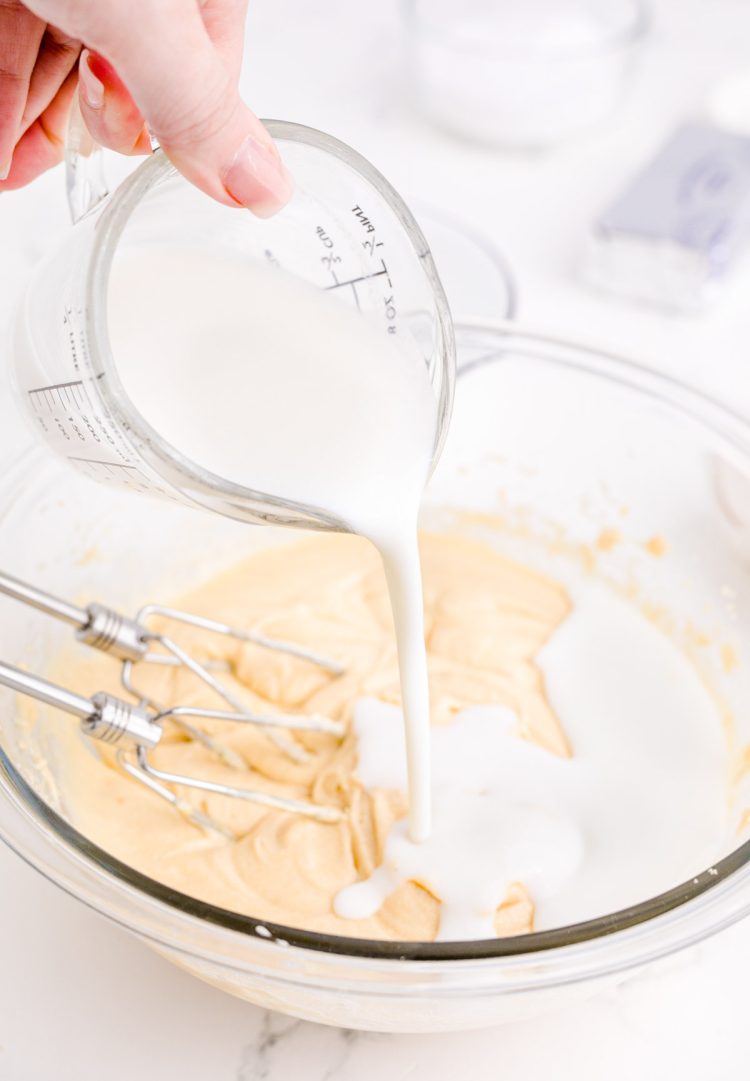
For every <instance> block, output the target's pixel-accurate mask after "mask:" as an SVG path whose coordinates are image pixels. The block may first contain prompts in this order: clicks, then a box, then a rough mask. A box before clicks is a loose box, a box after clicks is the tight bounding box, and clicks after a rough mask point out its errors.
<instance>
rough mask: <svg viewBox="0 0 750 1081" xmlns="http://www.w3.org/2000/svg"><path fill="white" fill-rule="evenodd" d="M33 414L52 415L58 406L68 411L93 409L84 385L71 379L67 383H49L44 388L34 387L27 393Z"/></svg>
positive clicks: (79, 380)
mask: <svg viewBox="0 0 750 1081" xmlns="http://www.w3.org/2000/svg"><path fill="white" fill-rule="evenodd" d="M27 394H28V396H29V398H30V400H31V404H32V406H33V408H34V412H35V413H40V412H42V411H44V410H45V407H46V412H47V413H53V412H54V410H55V409H56V408H58V407H60V406H62V407H63V408H64V409H66V410H69V409H70V408H71V407H72V408H74V409H83V408H85V407H88V408H89V409H91V408H93V406H92V402H91V399H90V398H89V393H88V390H87V388H86V384H85V383H84V382H83V381H82V380H81V379H73V380H71V381H70V382H69V383H50V384H49V385H48V386H46V387H34V388H33V389H32V390H29V391H27Z"/></svg>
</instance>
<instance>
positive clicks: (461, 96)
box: [402, 0, 650, 149]
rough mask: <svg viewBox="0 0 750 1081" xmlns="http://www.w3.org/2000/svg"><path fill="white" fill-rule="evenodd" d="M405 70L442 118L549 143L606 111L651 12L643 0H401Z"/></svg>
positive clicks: (497, 136) (496, 137)
mask: <svg viewBox="0 0 750 1081" xmlns="http://www.w3.org/2000/svg"><path fill="white" fill-rule="evenodd" d="M402 10H403V13H404V18H405V23H406V27H407V35H408V48H407V63H408V68H409V77H410V79H411V81H412V84H413V87H414V92H415V94H416V97H417V100H418V102H419V104H420V106H421V108H422V110H423V111H424V112H425V113H426V114H427V115H428V116H429V117H430V118H431V119H432V120H433V121H434V122H435V123H437V124H438V125H439V126H440V127H443V128H446V129H448V130H449V131H451V132H453V133H454V134H457V135H461V136H464V137H465V138H468V139H475V140H479V141H481V142H487V143H493V144H497V145H504V146H508V147H519V148H526V149H536V148H543V147H548V146H552V145H554V144H555V143H559V142H562V141H564V140H566V139H569V138H571V137H573V136H575V135H578V134H579V133H580V132H583V131H585V130H587V129H589V128H594V127H596V126H597V125H599V124H601V123H603V121H604V120H605V119H606V118H607V117H608V116H609V115H610V114H611V113H612V111H613V110H614V109H615V107H616V106H617V105H618V103H619V102H620V100H621V98H622V96H623V94H624V92H625V90H626V88H627V86H628V83H629V81H630V78H631V75H632V71H633V61H634V59H635V57H636V55H637V53H638V51H639V49H640V46H641V45H642V43H643V40H644V38H645V37H646V35H647V31H648V27H649V23H650V19H649V12H648V8H647V7H646V6H645V4H644V3H643V0H524V2H523V3H519V2H517V0H464V2H462V3H457V2H456V0H404V2H403V7H402Z"/></svg>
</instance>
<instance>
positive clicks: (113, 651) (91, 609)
mask: <svg viewBox="0 0 750 1081" xmlns="http://www.w3.org/2000/svg"><path fill="white" fill-rule="evenodd" d="M0 593H2V594H5V595H6V596H8V597H12V598H13V599H15V600H18V601H21V602H22V603H24V604H26V605H28V606H30V607H33V608H36V609H38V610H39V611H42V612H44V613H46V614H47V615H50V616H53V617H54V618H56V619H59V620H61V621H62V622H64V623H68V624H70V625H72V626H73V627H75V635H76V638H77V640H78V641H80V642H83V643H85V644H86V645H89V646H92V647H94V648H95V649H97V650H100V651H101V652H103V653H106V654H109V655H110V656H112V657H115V658H117V659H119V660H120V661H122V668H121V681H122V685H123V687H124V689H125V690H126V691H127V692H128V693H129V694H130V695H133V696H134V697H135V698H136V699H137V702H132V701H128V700H127V699H125V698H119V697H117V696H115V695H112V694H108V693H105V692H103V691H102V692H98V693H96V694H94V695H93V696H92V697H91V698H87V697H85V696H83V695H80V694H77V693H75V692H74V691H70V690H68V689H66V688H64V687H61V686H58V685H57V684H55V683H51V682H50V681H49V680H46V679H43V678H42V677H41V676H37V675H33V674H30V673H28V672H25V671H23V670H22V669H19V668H15V667H14V666H12V665H10V664H6V663H4V662H2V661H0V684H3V685H4V686H6V687H9V688H10V689H11V690H14V691H17V692H18V693H20V694H25V695H28V696H30V697H32V698H35V699H37V700H38V701H40V702H45V703H47V704H49V705H52V706H56V707H57V708H59V709H61V710H63V711H65V712H67V713H70V714H72V715H73V716H77V717H79V718H80V720H81V728H82V730H83V732H84V733H85V734H86V735H87V736H89V737H91V738H92V739H95V740H100V741H102V742H104V743H108V744H114V745H116V746H117V752H116V758H117V762H118V764H119V766H120V767H121V769H123V770H124V771H125V772H126V773H127V774H128V775H129V776H130V777H133V778H134V779H135V780H137V781H139V782H140V783H142V784H144V785H146V786H147V787H148V788H149V789H150V790H151V791H152V792H154V793H155V794H156V795H158V796H161V797H162V799H165V800H167V801H168V802H169V803H170V804H172V806H173V807H174V808H175V809H176V810H178V811H180V812H181V813H182V814H183V815H185V816H186V817H187V818H188V819H189V820H190V821H192V822H193V823H194V824H195V825H197V826H200V827H203V828H208V829H213V830H217V831H219V832H220V833H223V834H224V835H225V836H228V837H230V838H233V837H234V835H233V834H232V833H231V832H230V831H228V830H227V829H225V828H224V827H223V826H222V825H220V824H219V823H217V822H216V821H215V820H214V819H212V818H210V817H209V816H208V815H206V814H204V813H203V812H201V811H199V810H198V809H196V808H195V807H193V806H191V805H190V804H189V803H188V802H187V801H186V800H184V799H181V798H180V796H179V795H178V794H177V792H175V791H174V790H173V788H172V787H169V786H176V787H177V788H178V789H179V788H180V787H183V786H184V787H186V788H194V789H198V790H201V791H203V792H208V793H214V794H217V795H222V796H231V797H234V798H236V799H242V800H249V801H250V802H253V803H259V804H263V805H265V806H269V807H277V808H280V809H282V810H286V811H292V812H296V813H298V814H302V815H307V816H309V817H311V818H316V819H318V820H319V821H322V822H336V821H339V820H340V819H341V818H342V817H343V812H342V811H341V810H340V809H339V808H338V807H331V806H326V805H323V804H316V803H312V802H309V801H306V800H297V799H287V798H284V797H282V796H276V795H272V794H271V793H268V792H263V791H260V790H258V789H254V788H249V787H244V786H232V785H227V784H222V783H220V782H217V781H210V780H207V779H202V778H200V777H193V776H190V775H186V774H182V773H172V772H168V771H165V770H162V769H159V768H158V766H156V765H155V764H154V762H153V761H151V759H150V758H149V753H150V752H151V751H153V750H154V748H155V747H157V746H158V744H159V742H160V740H161V739H162V736H163V734H164V725H165V723H167V722H169V723H171V724H172V725H175V726H176V727H177V728H178V729H180V730H181V731H182V732H183V733H184V734H185V735H187V736H188V737H189V738H190V739H195V740H198V741H199V742H201V743H202V744H203V745H204V746H206V747H207V748H208V749H209V750H210V751H211V752H212V753H213V754H215V755H216V756H218V758H220V759H221V760H222V761H223V762H224V763H225V764H227V765H229V766H233V767H235V768H238V769H245V770H246V769H247V763H246V762H245V761H244V759H242V758H241V757H240V756H239V755H238V754H237V753H236V752H235V751H233V750H232V749H231V748H230V747H227V746H224V745H223V744H222V743H221V742H220V741H218V740H216V739H214V738H213V736H211V735H209V734H208V733H206V732H204V731H203V730H202V729H201V728H200V727H198V726H197V725H196V724H194V723H192V722H194V721H201V720H216V721H227V722H232V723H235V724H237V723H239V724H250V725H258V726H261V727H263V728H265V729H266V730H267V731H268V734H269V736H270V737H271V738H272V739H273V740H274V742H275V743H276V745H277V746H278V747H279V748H280V749H281V750H283V751H284V753H285V754H287V755H289V756H290V757H291V758H293V759H294V760H296V761H306V760H307V759H308V758H309V754H308V752H307V751H305V749H304V748H303V747H302V746H301V745H300V744H298V743H296V742H294V741H293V740H291V739H289V738H288V737H287V736H286V735H285V734H284V732H283V730H284V729H288V730H291V731H302V732H304V731H307V732H311V731H312V732H326V733H328V734H330V735H334V736H339V737H340V736H342V735H343V734H344V728H343V725H342V724H341V723H340V722H338V721H334V720H332V719H330V718H328V717H323V716H320V715H317V714H316V715H309V716H307V715H303V714H299V713H294V714H289V713H279V714H265V713H256V712H250V711H248V710H247V709H246V708H245V706H244V705H243V703H242V702H241V701H240V700H239V698H238V697H237V696H236V695H235V694H234V693H233V692H232V691H231V690H230V689H229V688H228V687H226V686H225V685H224V684H223V683H222V682H221V681H220V680H219V679H218V678H217V677H216V675H215V674H214V671H215V668H216V665H215V663H214V662H212V661H210V660H198V659H197V658H196V657H195V656H193V655H192V653H190V652H189V651H188V650H186V649H184V648H183V647H182V646H181V645H180V644H179V643H178V642H176V641H175V640H174V639H173V638H172V637H170V636H169V635H167V634H165V633H164V632H163V631H161V630H158V629H157V628H156V627H155V626H154V620H158V621H160V622H161V623H164V622H176V623H182V624H187V625H189V626H192V627H196V628H198V629H200V630H202V631H206V632H208V633H209V634H216V635H221V636H224V637H231V638H234V639H235V640H237V641H239V642H252V643H254V644H255V645H257V646H260V647H262V648H264V649H271V650H278V651H280V652H282V653H285V654H288V655H290V656H293V657H297V658H299V659H301V660H303V661H305V662H308V663H310V664H315V665H319V666H321V667H322V668H324V669H325V670H326V671H328V672H330V673H331V674H332V675H334V676H338V675H341V673H342V672H343V668H342V666H341V665H339V664H337V663H336V662H334V661H332V660H329V659H328V658H326V657H322V656H320V655H318V654H317V653H314V652H312V651H311V650H308V649H305V648H303V647H301V646H298V645H295V644H293V643H291V642H284V641H278V640H276V639H273V638H268V637H265V636H263V635H260V634H255V633H252V632H250V631H245V630H242V629H240V628H238V627H231V626H229V625H228V624H226V623H220V622H217V621H216V620H213V619H207V618H205V617H203V616H199V615H195V614H193V613H189V612H183V611H178V610H177V609H174V608H167V607H164V606H162V605H157V604H146V605H144V606H143V607H142V608H140V609H139V611H138V612H137V613H136V616H135V618H133V619H131V618H128V617H127V616H124V615H122V614H121V613H119V612H117V611H115V610H114V609H112V608H108V607H107V606H105V605H102V604H98V603H92V604H89V605H87V606H86V607H85V608H79V607H77V606H76V605H73V604H70V603H68V602H67V601H65V600H62V599H60V598H58V597H54V596H52V595H51V594H49V593H46V592H44V591H43V590H41V589H38V588H36V587H35V586H33V585H29V584H28V583H26V582H22V581H20V580H18V579H16V578H13V577H11V576H10V575H7V574H3V573H1V572H0ZM139 664H151V665H170V666H182V667H183V668H185V669H187V670H188V671H190V672H192V673H193V675H194V676H196V677H197V678H198V679H199V680H201V681H202V682H203V683H204V684H206V685H207V686H208V687H210V688H211V690H213V691H214V692H215V693H216V694H218V695H219V696H220V697H221V698H223V699H224V701H225V702H226V703H227V705H228V706H230V707H231V709H226V710H222V709H203V708H197V707H192V706H173V707H171V708H162V707H161V706H160V705H159V703H158V702H156V701H154V700H153V698H151V697H150V696H149V695H148V694H146V693H144V692H143V691H141V690H139V689H138V688H137V686H136V683H135V671H136V668H137V666H138V665H139ZM212 669H213V670H212Z"/></svg>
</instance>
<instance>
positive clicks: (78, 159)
mask: <svg viewBox="0 0 750 1081" xmlns="http://www.w3.org/2000/svg"><path fill="white" fill-rule="evenodd" d="M65 187H66V190H67V195H68V206H69V207H70V216H71V218H72V219H73V224H74V225H75V224H76V222H79V221H80V220H81V218H83V217H85V215H86V214H88V213H89V212H90V211H92V210H93V209H94V207H97V206H99V204H100V203H101V202H103V200H104V199H106V197H107V196H108V195H109V186H108V184H107V180H106V178H105V176H104V162H103V159H102V148H101V147H100V146H99V144H98V143H97V142H96V140H95V139H94V138H93V137H92V135H91V133H90V132H89V130H88V128H87V127H86V125H85V124H84V122H83V116H82V115H81V109H80V105H79V103H78V92H76V94H75V95H74V97H73V104H72V106H71V109H70V117H69V119H68V130H67V134H66V138H65Z"/></svg>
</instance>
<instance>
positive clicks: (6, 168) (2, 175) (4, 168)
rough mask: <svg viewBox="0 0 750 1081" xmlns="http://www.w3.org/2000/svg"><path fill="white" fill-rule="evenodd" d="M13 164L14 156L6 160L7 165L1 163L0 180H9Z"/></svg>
mask: <svg viewBox="0 0 750 1081" xmlns="http://www.w3.org/2000/svg"><path fill="white" fill-rule="evenodd" d="M12 164H13V158H12V157H10V158H8V160H7V161H6V163H5V165H0V180H7V179H8V177H9V176H10V167H11V165H12Z"/></svg>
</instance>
